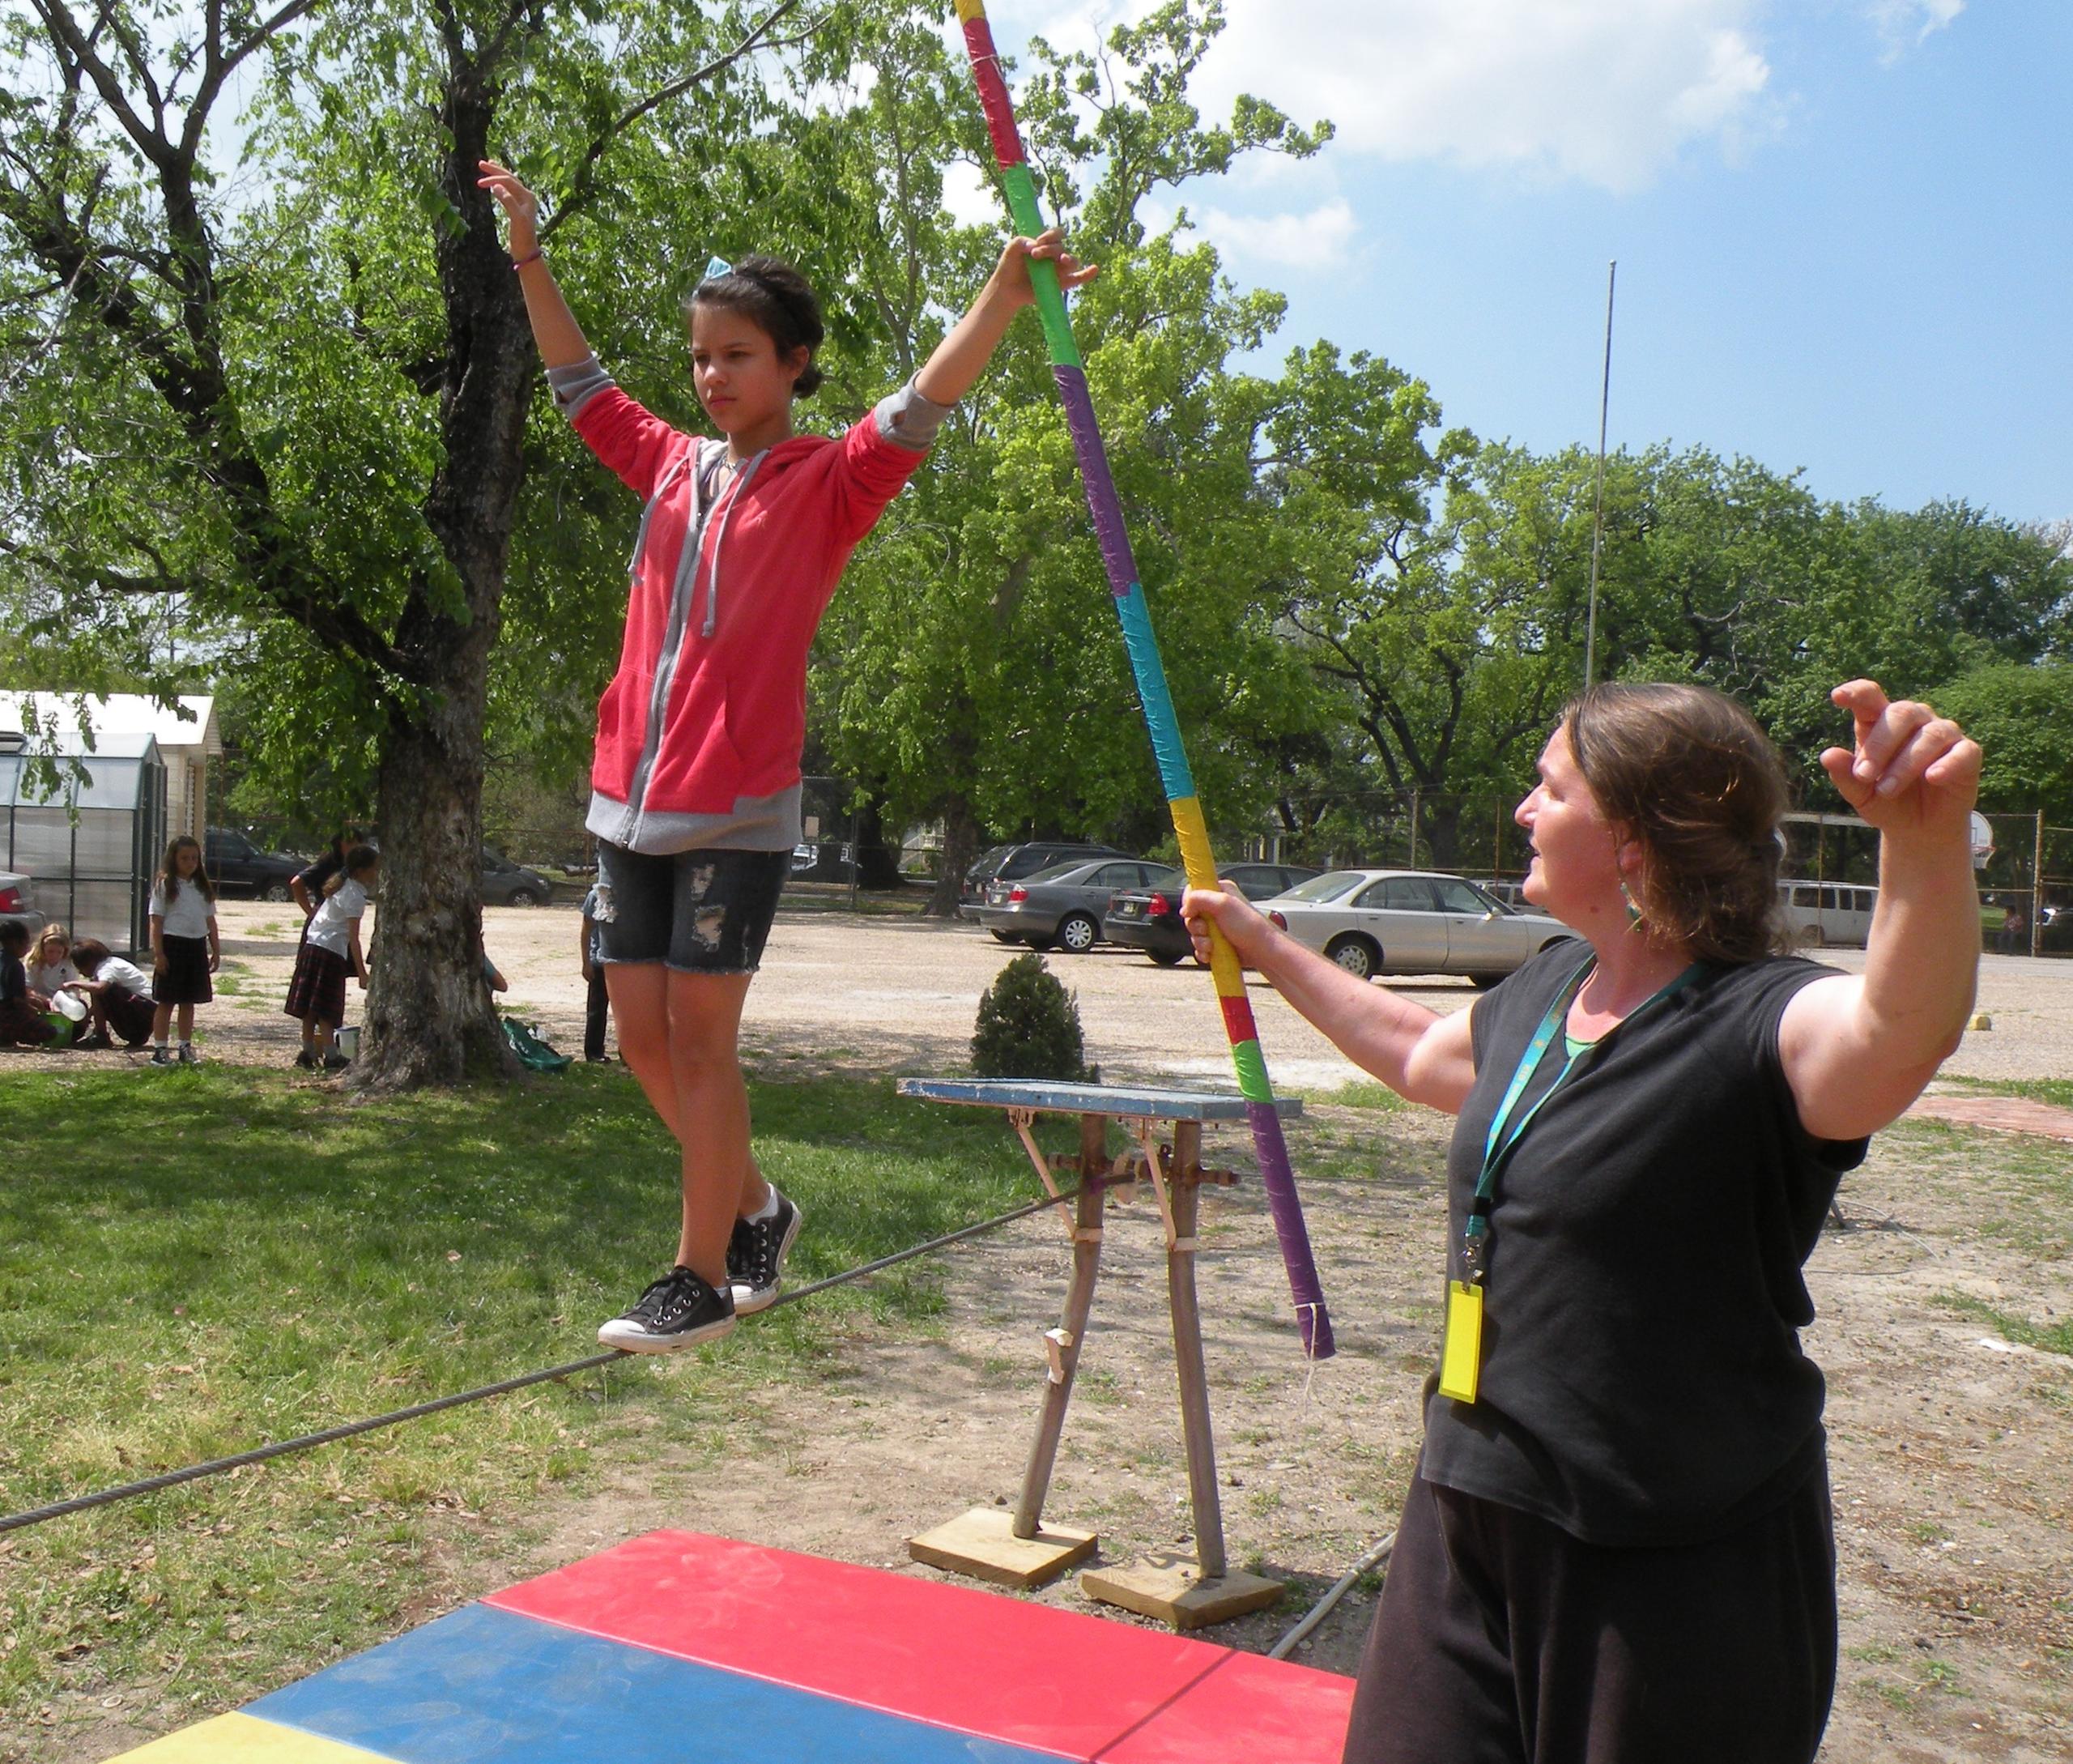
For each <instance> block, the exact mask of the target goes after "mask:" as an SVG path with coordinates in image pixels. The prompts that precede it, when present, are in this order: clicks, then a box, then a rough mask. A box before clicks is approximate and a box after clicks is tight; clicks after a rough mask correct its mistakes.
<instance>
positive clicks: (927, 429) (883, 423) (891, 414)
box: [875, 380, 954, 454]
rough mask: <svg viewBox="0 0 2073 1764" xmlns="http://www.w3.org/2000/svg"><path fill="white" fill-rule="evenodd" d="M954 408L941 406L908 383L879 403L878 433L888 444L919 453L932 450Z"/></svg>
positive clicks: (877, 412) (945, 405)
mask: <svg viewBox="0 0 2073 1764" xmlns="http://www.w3.org/2000/svg"><path fill="white" fill-rule="evenodd" d="M953 408H954V407H953V406H951V405H948V404H939V403H936V402H935V400H934V399H933V398H923V397H922V394H920V393H919V392H917V390H915V389H914V382H913V381H912V380H909V381H908V382H907V383H906V385H905V386H902V387H900V390H898V391H897V392H894V393H890V394H888V395H887V396H886V397H884V398H880V399H879V403H878V410H877V411H876V413H875V414H876V415H877V417H878V432H879V434H881V435H883V437H885V438H886V439H887V440H888V441H893V442H896V443H897V444H898V445H900V446H902V447H911V448H913V450H914V451H915V452H916V453H917V454H925V453H926V452H927V451H928V450H929V447H930V443H931V442H933V441H934V440H935V438H936V431H937V430H938V429H939V428H942V427H943V420H944V419H945V418H946V417H947V416H948V415H950V413H951V410H952V409H953Z"/></svg>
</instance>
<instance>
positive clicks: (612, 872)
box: [597, 840, 792, 974]
mask: <svg viewBox="0 0 2073 1764" xmlns="http://www.w3.org/2000/svg"><path fill="white" fill-rule="evenodd" d="M791 867H792V854H791V853H790V852H789V851H679V852H677V853H675V854H673V855H671V856H669V857H666V858H656V857H650V856H649V855H648V854H646V853H645V852H641V851H628V850H626V848H625V847H624V846H615V845H609V844H607V843H606V842H603V841H602V840H600V841H599V842H598V892H599V896H600V898H599V900H598V908H599V911H598V914H597V920H598V956H599V958H600V959H601V960H602V961H608V962H613V961H624V962H653V961H659V962H663V963H666V964H667V965H669V966H670V967H672V968H675V969H677V970H678V971H679V973H682V974H754V973H755V972H756V967H757V965H758V964H759V963H760V962H761V961H762V960H763V946H764V944H765V943H766V942H767V941H768V939H769V936H770V922H771V921H772V920H773V919H774V918H776V917H777V897H778V895H779V894H781V893H783V891H784V887H785V877H786V876H788V875H789V874H790V871H791Z"/></svg>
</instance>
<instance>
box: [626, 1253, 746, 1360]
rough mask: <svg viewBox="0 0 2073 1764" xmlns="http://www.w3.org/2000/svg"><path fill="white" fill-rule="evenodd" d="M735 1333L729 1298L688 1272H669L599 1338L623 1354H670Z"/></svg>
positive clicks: (725, 1290)
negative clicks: (728, 1333) (715, 1337)
mask: <svg viewBox="0 0 2073 1764" xmlns="http://www.w3.org/2000/svg"><path fill="white" fill-rule="evenodd" d="M733 1327H734V1297H733V1295H732V1294H731V1293H730V1292H729V1291H728V1289H726V1287H724V1286H722V1287H721V1288H719V1289H717V1290H715V1289H713V1288H712V1287H710V1286H708V1285H706V1284H705V1282H704V1281H703V1280H700V1278H699V1277H698V1276H696V1274H694V1273H692V1271H691V1270H690V1269H689V1268H671V1269H670V1272H668V1273H666V1274H665V1275H664V1276H662V1278H661V1279H660V1280H657V1281H656V1282H655V1283H654V1284H653V1285H652V1286H650V1287H649V1289H648V1290H647V1291H646V1292H645V1293H642V1294H641V1297H639V1298H638V1299H637V1300H636V1301H635V1302H634V1306H633V1308H632V1310H629V1311H628V1312H627V1313H626V1314H625V1315H624V1316H623V1317H615V1318H613V1319H612V1320H611V1322H610V1323H607V1324H606V1325H605V1326H604V1327H603V1328H602V1329H600V1330H599V1331H598V1340H599V1341H600V1342H601V1343H602V1344H603V1345H604V1346H606V1347H607V1348H617V1349H619V1352H620V1353H675V1351H676V1350H677V1349H679V1348H688V1347H692V1346H695V1345H696V1344H697V1343H699V1342H701V1341H710V1340H713V1337H714V1336H724V1335H725V1334H726V1332H728V1331H729V1330H730V1329H731V1328H733Z"/></svg>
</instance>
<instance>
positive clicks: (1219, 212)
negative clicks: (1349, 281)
mask: <svg viewBox="0 0 2073 1764" xmlns="http://www.w3.org/2000/svg"><path fill="white" fill-rule="evenodd" d="M1188 219H1190V220H1191V221H1192V222H1193V223H1194V227H1195V230H1196V231H1197V232H1199V233H1201V234H1202V235H1203V236H1204V237H1205V238H1207V239H1208V240H1210V241H1211V242H1212V243H1213V244H1214V245H1215V246H1216V248H1217V249H1218V250H1219V252H1220V253H1221V254H1222V255H1223V256H1224V258H1225V259H1226V260H1227V261H1228V262H1233V263H1239V262H1244V263H1251V264H1257V265H1261V266H1271V267H1274V268H1276V269H1287V270H1311V271H1314V270H1332V269H1338V268H1339V267H1341V266H1343V265H1344V264H1345V262H1347V257H1348V255H1349V254H1350V251H1351V246H1352V244H1353V241H1354V239H1355V237H1356V236H1357V235H1358V233H1359V232H1360V222H1359V221H1358V220H1357V219H1355V218H1354V213H1353V209H1352V207H1351V204H1350V203H1348V202H1347V201H1346V200H1345V199H1344V198H1343V197H1342V198H1337V199H1335V200H1334V201H1331V202H1325V203H1322V205H1320V206H1319V207H1316V208H1313V209H1312V210H1311V211H1309V213H1308V214H1301V215H1299V214H1279V215H1234V214H1232V213H1229V212H1228V211H1226V210H1224V209H1221V208H1207V207H1203V208H1198V207H1195V206H1194V205H1193V204H1192V203H1190V205H1189V207H1188Z"/></svg>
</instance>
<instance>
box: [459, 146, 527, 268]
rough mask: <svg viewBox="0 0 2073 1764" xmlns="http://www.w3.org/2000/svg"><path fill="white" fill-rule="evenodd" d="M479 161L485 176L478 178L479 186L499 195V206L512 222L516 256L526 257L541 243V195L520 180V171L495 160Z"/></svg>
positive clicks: (506, 217)
mask: <svg viewBox="0 0 2073 1764" xmlns="http://www.w3.org/2000/svg"><path fill="white" fill-rule="evenodd" d="M477 164H478V166H479V169H480V170H481V172H482V174H483V175H482V176H481V177H479V178H477V179H476V180H475V185H476V188H478V189H479V190H487V191H488V192H489V193H490V194H491V195H492V196H493V197H495V198H496V204H497V207H500V208H501V209H502V210H503V211H504V218H505V219H507V220H508V221H509V223H510V226H511V245H510V249H511V254H512V256H513V257H514V258H522V257H524V256H525V255H526V254H527V253H528V252H530V251H537V250H538V249H539V244H540V236H539V230H538V229H539V219H540V202H539V198H538V197H537V196H535V195H534V194H533V193H532V192H531V191H530V190H528V189H526V186H525V185H523V184H522V183H521V182H520V181H519V179H518V174H517V173H516V172H513V171H512V170H510V169H509V168H508V167H505V166H502V165H499V164H497V163H496V160H479V161H477Z"/></svg>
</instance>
